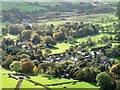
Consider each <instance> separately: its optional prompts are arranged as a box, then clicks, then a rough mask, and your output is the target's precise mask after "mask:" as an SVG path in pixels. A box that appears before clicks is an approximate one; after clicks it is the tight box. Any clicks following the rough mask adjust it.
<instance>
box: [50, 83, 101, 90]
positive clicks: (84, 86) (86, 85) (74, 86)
mask: <svg viewBox="0 0 120 90" xmlns="http://www.w3.org/2000/svg"><path fill="white" fill-rule="evenodd" d="M49 87H50V88H64V87H66V88H73V89H74V88H93V89H95V90H99V87H96V86H95V84H93V83H87V82H77V83H76V84H74V85H73V84H72V83H71V84H63V85H58V86H49Z"/></svg>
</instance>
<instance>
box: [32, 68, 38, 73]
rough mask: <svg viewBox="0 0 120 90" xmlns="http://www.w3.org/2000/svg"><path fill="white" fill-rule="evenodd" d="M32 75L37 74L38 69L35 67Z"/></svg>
mask: <svg viewBox="0 0 120 90" xmlns="http://www.w3.org/2000/svg"><path fill="white" fill-rule="evenodd" d="M33 73H34V74H37V73H38V68H37V67H36V66H35V67H34V68H33Z"/></svg>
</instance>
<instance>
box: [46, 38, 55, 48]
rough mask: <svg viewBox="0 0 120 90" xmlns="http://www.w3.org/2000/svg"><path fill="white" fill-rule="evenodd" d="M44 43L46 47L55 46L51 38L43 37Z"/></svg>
mask: <svg viewBox="0 0 120 90" xmlns="http://www.w3.org/2000/svg"><path fill="white" fill-rule="evenodd" d="M44 42H45V44H46V45H47V46H49V45H50V44H51V45H56V42H55V41H54V40H53V39H52V37H51V36H45V37H44Z"/></svg>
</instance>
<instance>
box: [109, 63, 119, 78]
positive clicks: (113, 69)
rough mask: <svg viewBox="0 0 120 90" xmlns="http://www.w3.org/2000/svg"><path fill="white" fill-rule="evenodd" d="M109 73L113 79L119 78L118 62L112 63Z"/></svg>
mask: <svg viewBox="0 0 120 90" xmlns="http://www.w3.org/2000/svg"><path fill="white" fill-rule="evenodd" d="M110 74H111V75H112V77H113V78H115V79H120V63H118V64H115V65H113V66H112V67H111V68H110Z"/></svg>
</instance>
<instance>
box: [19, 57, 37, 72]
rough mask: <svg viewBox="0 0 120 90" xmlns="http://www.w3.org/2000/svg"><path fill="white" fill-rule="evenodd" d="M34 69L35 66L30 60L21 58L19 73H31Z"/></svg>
mask: <svg viewBox="0 0 120 90" xmlns="http://www.w3.org/2000/svg"><path fill="white" fill-rule="evenodd" d="M34 67H35V65H34V63H33V62H32V61H31V60H30V59H28V58H23V59H22V60H21V71H22V72H23V73H33V69H34Z"/></svg>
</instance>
